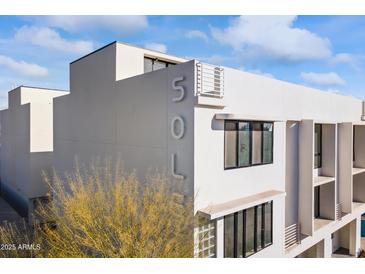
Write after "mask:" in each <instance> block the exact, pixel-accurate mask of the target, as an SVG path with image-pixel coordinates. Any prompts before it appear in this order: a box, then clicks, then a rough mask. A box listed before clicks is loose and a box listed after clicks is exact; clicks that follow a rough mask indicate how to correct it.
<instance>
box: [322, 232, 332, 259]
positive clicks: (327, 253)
mask: <svg viewBox="0 0 365 274" xmlns="http://www.w3.org/2000/svg"><path fill="white" fill-rule="evenodd" d="M323 257H324V258H331V257H332V237H331V235H328V236H327V237H326V238H324V252H323Z"/></svg>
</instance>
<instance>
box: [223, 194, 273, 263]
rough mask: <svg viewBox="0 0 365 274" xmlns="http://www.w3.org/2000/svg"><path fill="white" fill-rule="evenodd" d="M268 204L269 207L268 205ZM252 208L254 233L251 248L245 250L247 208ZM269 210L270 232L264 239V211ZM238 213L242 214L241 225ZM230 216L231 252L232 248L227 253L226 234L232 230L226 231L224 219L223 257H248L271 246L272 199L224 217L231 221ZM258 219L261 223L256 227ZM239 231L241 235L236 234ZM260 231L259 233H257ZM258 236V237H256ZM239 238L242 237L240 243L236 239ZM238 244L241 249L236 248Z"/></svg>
mask: <svg viewBox="0 0 365 274" xmlns="http://www.w3.org/2000/svg"><path fill="white" fill-rule="evenodd" d="M269 205H270V207H269ZM252 209H253V210H254V220H253V222H254V228H253V231H254V235H253V240H254V241H253V244H254V246H253V250H247V241H246V237H247V235H246V232H247V211H248V210H250V211H251V210H252ZM259 210H260V211H261V212H260V215H259V216H260V220H258V213H259ZM267 210H270V211H269V212H270V217H271V218H270V224H268V226H269V227H270V234H269V239H266V230H265V229H266V218H265V217H266V211H267ZM239 214H242V218H243V219H242V227H238V225H237V224H238V223H239V220H238V216H239ZM232 217H233V235H229V236H230V238H229V240H232V236H233V247H231V248H233V252H232V250H231V249H230V250H228V251H229V254H227V247H226V236H227V235H228V233H229V232H232V231H228V233H227V227H226V220H224V221H225V224H224V257H225V258H229V257H233V258H248V257H250V256H252V255H254V254H256V253H258V252H260V251H262V250H263V249H265V248H267V247H269V246H271V245H272V244H273V219H274V218H273V201H268V202H266V203H263V204H259V205H256V206H254V207H251V208H247V209H244V210H241V211H238V212H235V213H233V214H230V215H227V216H225V217H224V218H225V219H226V218H230V221H232ZM258 221H260V223H261V227H258ZM230 229H231V230H232V228H231V227H230ZM239 231H240V232H241V233H242V235H238V232H239ZM258 232H260V233H258ZM258 237H260V238H258ZM239 238H241V239H242V243H240V242H238V239H239ZM258 242H260V244H258ZM238 246H241V247H242V250H241V249H240V250H239V249H238ZM232 253H233V256H231V254H232Z"/></svg>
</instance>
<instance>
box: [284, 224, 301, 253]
mask: <svg viewBox="0 0 365 274" xmlns="http://www.w3.org/2000/svg"><path fill="white" fill-rule="evenodd" d="M300 235H301V232H300V224H297V223H295V224H292V225H290V226H288V227H286V228H285V249H287V248H289V247H291V246H293V245H295V244H300V241H301V236H300Z"/></svg>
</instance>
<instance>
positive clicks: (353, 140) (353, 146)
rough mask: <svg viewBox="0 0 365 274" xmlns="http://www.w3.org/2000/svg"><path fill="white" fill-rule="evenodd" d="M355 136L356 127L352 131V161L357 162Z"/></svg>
mask: <svg viewBox="0 0 365 274" xmlns="http://www.w3.org/2000/svg"><path fill="white" fill-rule="evenodd" d="M355 136H356V126H355V125H353V129H352V161H353V162H355V159H356V157H355V144H356V143H355Z"/></svg>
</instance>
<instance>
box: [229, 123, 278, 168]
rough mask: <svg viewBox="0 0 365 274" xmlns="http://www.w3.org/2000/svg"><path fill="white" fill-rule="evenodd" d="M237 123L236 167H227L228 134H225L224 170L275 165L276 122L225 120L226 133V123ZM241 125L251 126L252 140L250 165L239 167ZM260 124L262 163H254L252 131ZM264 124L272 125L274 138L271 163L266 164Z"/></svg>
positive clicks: (272, 140) (250, 136) (272, 139)
mask: <svg viewBox="0 0 365 274" xmlns="http://www.w3.org/2000/svg"><path fill="white" fill-rule="evenodd" d="M227 122H230V123H235V131H236V165H235V166H231V167H226V142H227V140H226V134H224V148H223V149H224V155H223V166H224V170H230V169H237V168H246V167H253V166H263V165H271V164H273V163H274V130H275V128H274V122H273V121H249V120H230V119H227V120H224V132H225V131H226V123H227ZM239 123H248V124H249V138H250V146H249V164H248V165H242V166H240V165H239V132H240V130H239ZM254 123H260V124H261V125H260V126H261V163H256V164H253V163H252V131H253V126H252V125H253V124H254ZM264 124H271V125H272V138H271V162H267V163H264V162H263V160H264V142H263V141H264Z"/></svg>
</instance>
